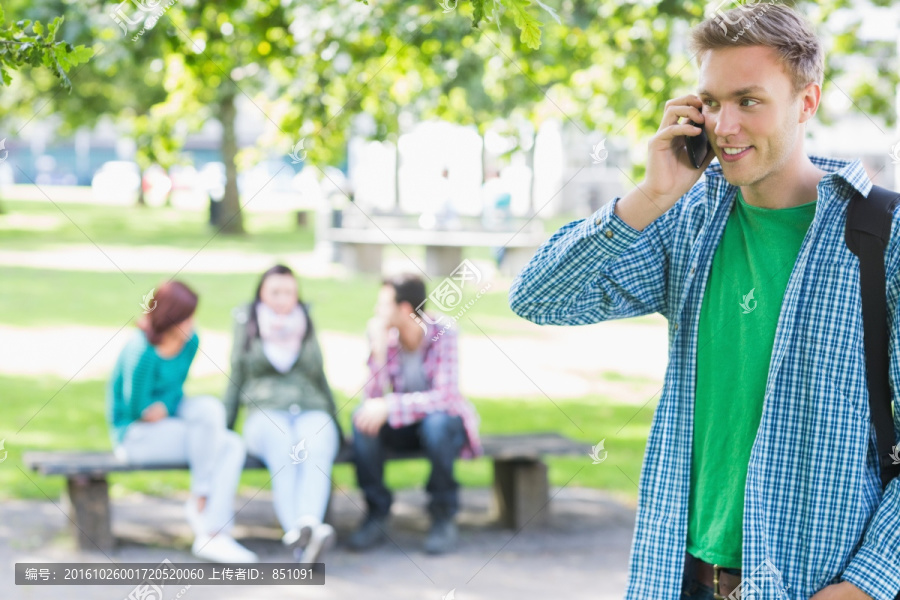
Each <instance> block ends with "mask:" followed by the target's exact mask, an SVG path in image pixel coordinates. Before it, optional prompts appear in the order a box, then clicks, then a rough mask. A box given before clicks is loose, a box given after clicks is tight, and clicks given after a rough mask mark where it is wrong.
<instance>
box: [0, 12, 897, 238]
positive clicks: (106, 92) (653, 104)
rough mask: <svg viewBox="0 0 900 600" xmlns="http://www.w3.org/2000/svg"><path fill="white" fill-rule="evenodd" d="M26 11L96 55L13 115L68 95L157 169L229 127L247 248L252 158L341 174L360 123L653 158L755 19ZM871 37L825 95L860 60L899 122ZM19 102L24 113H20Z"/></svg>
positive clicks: (229, 156)
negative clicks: (567, 132)
mask: <svg viewBox="0 0 900 600" xmlns="http://www.w3.org/2000/svg"><path fill="white" fill-rule="evenodd" d="M9 1H10V5H11V6H12V7H13V8H11V9H10V10H15V11H16V12H19V13H21V14H23V15H25V16H28V17H29V18H35V19H37V18H43V19H49V18H50V17H51V16H52V15H65V16H66V17H67V19H66V21H65V23H64V24H63V25H62V27H61V31H62V32H63V34H64V35H65V38H66V39H68V40H70V41H71V42H72V43H74V44H83V45H85V47H90V48H91V49H92V50H93V51H94V56H93V58H92V59H91V60H90V61H89V62H88V63H87V64H86V65H84V66H83V67H81V68H79V71H78V75H77V77H76V78H74V79H75V81H74V84H75V91H74V92H73V93H72V94H68V95H62V94H60V95H52V94H51V93H50V92H51V86H52V80H51V78H50V75H49V73H48V72H44V73H41V72H37V71H35V72H34V73H33V74H32V75H31V76H30V77H28V78H27V81H24V80H23V81H21V82H20V83H21V84H22V85H21V86H18V87H16V88H15V89H11V91H12V92H13V93H12V94H10V95H7V94H6V93H4V96H3V99H2V100H0V101H2V102H3V104H4V108H3V110H0V115H2V114H4V113H5V112H6V113H9V114H24V113H27V112H28V110H29V107H33V106H34V101H35V100H37V99H38V98H41V99H42V102H43V103H45V104H46V103H47V102H48V100H47V98H48V97H50V96H52V98H51V99H50V100H49V102H50V106H49V108H46V109H44V110H45V111H50V110H52V111H54V112H56V113H57V114H59V115H61V116H62V117H63V120H64V122H65V124H64V130H63V133H64V132H65V130H66V128H68V130H71V129H75V128H77V127H79V126H89V125H90V124H92V123H94V122H95V121H96V119H98V118H99V117H101V116H103V115H108V116H112V117H113V118H114V119H115V120H116V121H118V122H119V123H120V124H121V125H122V126H123V128H124V129H126V130H127V131H129V132H130V134H131V135H132V136H133V137H134V138H135V139H136V140H137V141H138V161H139V163H140V164H141V165H142V166H144V167H145V166H147V165H149V164H150V163H152V162H158V163H160V164H162V165H163V166H167V165H170V164H172V163H173V162H174V161H175V160H177V157H178V151H179V148H180V147H181V145H182V143H183V140H184V137H185V136H186V135H187V134H188V133H189V132H191V131H197V130H198V129H199V128H200V127H201V126H202V125H203V124H204V123H205V122H207V121H209V120H210V119H215V120H217V121H219V122H220V123H221V124H222V137H221V150H222V156H223V160H224V162H225V165H226V174H227V180H228V183H227V185H226V195H225V200H224V202H225V207H224V208H225V210H224V221H223V226H224V227H225V229H224V231H226V232H234V233H237V232H240V231H242V230H243V225H242V221H241V214H240V203H239V199H238V194H237V184H236V180H237V178H236V173H237V165H238V164H240V162H241V156H244V157H245V159H247V160H249V159H250V158H252V157H253V156H252V155H254V154H255V155H256V156H262V155H264V154H266V153H268V154H270V155H271V154H272V149H274V148H279V149H281V152H280V154H281V155H282V156H284V155H286V154H288V152H290V151H291V148H292V147H294V146H295V144H296V143H297V142H298V141H300V140H303V142H304V143H303V150H304V152H305V158H306V161H307V162H309V163H310V164H312V165H316V166H318V165H321V166H324V165H326V164H338V163H339V162H341V161H342V160H343V159H344V157H345V154H346V147H347V140H348V138H349V136H350V134H351V130H352V120H353V118H354V117H355V116H356V115H358V114H360V113H366V114H368V115H370V116H371V117H372V119H373V120H374V122H375V124H376V127H375V132H374V134H372V137H373V138H374V139H380V140H385V139H390V140H395V141H396V139H397V136H398V135H399V134H400V133H401V130H402V127H403V123H404V122H407V121H409V120H410V119H406V118H405V117H407V116H408V117H410V118H412V119H428V118H433V117H435V118H442V119H446V120H448V121H451V122H454V123H459V124H463V125H469V124H471V125H474V126H476V127H477V128H478V130H479V132H481V133H484V132H485V131H486V130H487V129H488V128H490V127H492V126H494V125H495V124H496V123H498V122H501V123H506V124H507V125H508V126H510V127H512V128H515V127H516V124H523V123H524V124H528V125H529V126H530V127H531V129H532V131H533V130H535V129H536V128H537V127H539V126H540V125H541V123H542V122H543V121H545V120H546V119H551V118H552V119H559V120H561V121H562V122H563V123H564V124H565V126H567V127H572V128H575V129H577V130H578V131H580V132H582V133H584V134H589V133H591V132H597V134H598V135H599V136H600V137H620V138H625V139H627V140H629V145H630V146H634V145H636V144H639V143H645V140H646V138H647V137H648V136H650V135H652V134H653V133H654V132H655V131H656V130H657V128H658V125H659V115H660V114H661V112H662V109H663V106H664V104H665V102H666V100H668V99H669V98H672V97H676V96H679V95H682V94H684V93H688V92H690V91H692V90H693V86H694V84H695V82H696V66H695V64H694V61H693V57H691V56H688V54H687V50H686V48H685V42H686V37H687V32H688V30H689V29H690V27H691V26H693V25H695V24H697V23H699V22H700V21H701V20H702V19H703V18H704V17H705V16H708V15H709V14H711V12H712V11H714V10H716V9H721V10H727V9H728V8H730V7H732V6H733V5H735V4H737V3H736V2H735V3H731V4H728V3H722V4H720V5H719V6H718V7H716V6H712V5H710V4H709V3H706V2H702V1H699V0H684V1H681V0H679V1H674V0H647V1H645V2H641V3H619V2H613V1H608V0H558V2H557V4H556V5H555V6H553V7H552V8H551V7H550V6H548V5H546V4H545V3H543V2H540V1H537V2H535V3H534V4H532V3H531V2H530V0H471V1H470V2H458V0H441V2H440V3H436V2H427V3H425V2H413V3H404V2H378V3H372V4H366V3H364V2H361V1H360V0H308V1H303V2H299V1H297V0H293V1H291V0H250V1H246V2H245V1H240V2H239V1H237V0H221V1H220V2H216V3H205V2H201V1H200V0H126V1H125V2H121V3H119V4H114V3H111V2H104V1H102V0H83V1H82V2H79V3H78V4H77V5H76V4H70V3H69V2H67V1H65V0H31V1H30V2H26V1H24V0H9ZM889 3H890V2H889V0H877V1H875V2H873V4H875V5H877V6H887V5H888V4H889ZM788 4H791V5H793V6H795V8H796V9H797V10H798V11H800V12H802V13H803V14H805V15H806V16H807V18H809V20H810V21H811V22H812V23H813V24H814V25H816V26H819V27H821V26H822V25H823V24H829V23H830V20H831V17H832V16H833V15H835V13H836V12H837V11H844V12H845V13H846V12H847V11H848V10H852V9H853V4H852V3H851V2H850V1H849V0H822V1H821V2H812V1H801V2H788ZM858 28H859V23H858V19H857V21H854V20H853V19H850V21H849V25H845V26H843V29H841V30H839V31H835V32H832V33H830V34H829V36H828V37H827V44H828V46H827V48H826V74H825V75H826V79H825V85H824V88H825V90H826V91H827V90H828V89H829V87H830V86H832V85H835V84H834V80H835V79H837V78H839V77H840V76H841V75H842V74H844V73H845V70H846V69H848V68H853V67H848V60H847V59H848V58H849V57H851V56H853V55H861V56H864V57H865V58H866V60H867V64H868V65H869V66H870V68H871V70H872V71H873V72H874V73H875V75H876V76H875V77H858V78H856V79H855V81H853V82H851V83H849V84H847V85H842V86H841V88H840V89H842V90H843V91H844V92H845V93H846V94H847V96H849V98H850V99H851V100H852V102H853V103H854V105H855V106H856V107H858V108H859V110H861V111H864V112H865V113H866V114H868V115H870V116H878V117H881V118H883V119H884V120H885V121H886V122H887V123H888V124H889V125H891V124H893V122H894V119H895V115H894V114H893V97H894V94H895V91H896V89H897V85H898V83H900V80H898V77H900V75H898V74H900V69H898V63H897V56H896V48H895V43H894V42H864V41H861V40H860V39H859V36H858V35H857V33H858ZM80 47H81V46H79V47H76V48H80ZM81 52H82V51H79V53H78V56H79V58H81V57H83V56H84V55H83V54H82V53H81ZM23 79H25V78H23ZM8 99H11V100H12V101H13V104H12V105H11V106H9V108H6V106H7V100H8ZM239 100H240V101H242V102H243V103H244V105H245V106H249V107H251V110H258V111H259V113H260V115H261V116H262V117H263V119H264V120H265V122H266V123H268V124H269V125H270V126H269V127H268V131H267V133H265V134H264V135H263V136H261V138H260V140H259V141H258V143H257V145H256V148H255V149H253V150H251V151H249V153H248V151H241V152H238V148H237V144H236V141H235V135H234V131H235V119H236V110H235V103H236V102H237V101H239ZM41 106H43V104H42V105H41ZM819 115H820V118H821V119H822V120H823V121H825V122H829V121H830V120H832V119H834V118H836V117H837V116H839V115H836V114H833V113H831V112H830V111H829V110H828V107H827V106H825V105H823V106H822V107H821V108H820V112H819ZM528 143H529V141H528V140H525V141H524V142H523V147H524V148H525V149H526V150H527V149H528ZM585 152H586V153H587V152H589V148H585ZM630 176H631V177H632V178H633V179H634V180H638V179H639V178H640V177H642V176H643V166H642V165H640V164H636V165H635V166H634V167H633V169H632V173H631V174H630Z"/></svg>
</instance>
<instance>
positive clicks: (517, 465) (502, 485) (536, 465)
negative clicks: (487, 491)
mask: <svg viewBox="0 0 900 600" xmlns="http://www.w3.org/2000/svg"><path fill="white" fill-rule="evenodd" d="M494 501H495V504H496V506H497V512H498V517H499V519H498V520H499V521H500V524H501V525H502V526H504V527H508V528H511V529H521V528H522V527H524V526H525V524H526V523H527V524H529V525H542V524H544V523H545V522H546V521H547V515H548V509H549V507H548V506H547V503H548V502H549V501H550V483H549V481H548V479H547V465H546V464H544V463H543V462H541V461H536V460H499V459H495V460H494Z"/></svg>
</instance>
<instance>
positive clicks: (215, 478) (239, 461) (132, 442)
mask: <svg viewBox="0 0 900 600" xmlns="http://www.w3.org/2000/svg"><path fill="white" fill-rule="evenodd" d="M196 308H197V294H195V293H194V292H193V291H192V290H191V289H190V288H189V287H188V286H186V285H185V284H183V283H181V282H178V281H168V282H166V283H164V284H162V285H160V286H159V288H158V289H157V290H156V297H155V299H153V300H152V301H151V304H150V305H148V307H147V310H148V312H147V313H146V314H144V315H143V316H142V317H141V318H140V319H139V320H138V322H137V326H138V331H137V332H136V333H135V335H134V336H133V337H132V338H131V339H130V340H129V341H128V342H127V343H126V345H125V347H124V348H123V349H122V352H121V354H119V357H118V359H117V361H116V364H115V367H114V368H113V372H112V376H111V378H110V381H109V386H108V388H107V404H108V419H109V423H110V428H111V430H110V434H111V437H112V441H113V445H114V446H115V448H116V454H117V455H118V456H120V457H122V458H124V459H125V460H128V461H131V462H135V463H143V464H148V463H184V462H186V463H187V464H188V465H189V466H190V470H191V498H189V499H188V501H187V504H186V506H185V510H186V512H187V519H188V522H189V523H190V525H191V528H192V529H193V530H194V536H195V539H194V543H193V546H192V548H191V551H192V552H193V554H194V555H195V556H197V557H198V558H202V559H204V560H209V561H213V562H234V563H236V562H256V561H257V557H256V554H254V553H253V552H251V551H250V550H248V549H247V548H245V547H243V546H242V545H240V544H239V543H238V542H237V541H235V540H234V538H232V537H231V535H230V530H231V523H232V521H233V518H234V498H235V495H236V493H237V487H238V483H239V480H240V477H241V471H242V470H243V468H244V461H245V459H246V455H247V452H246V449H245V448H244V443H243V441H242V440H241V437H240V436H239V435H238V434H236V433H235V432H233V431H229V430H228V429H227V428H226V427H225V408H224V406H223V405H222V403H221V402H220V401H219V400H218V399H216V398H214V397H211V396H198V397H186V396H184V391H183V386H184V381H185V379H187V374H188V370H189V369H190V366H191V362H193V360H194V356H195V355H196V354H197V348H198V346H199V338H198V337H197V333H196V332H195V331H194V311H195V310H196Z"/></svg>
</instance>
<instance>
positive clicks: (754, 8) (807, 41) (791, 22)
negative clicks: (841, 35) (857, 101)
mask: <svg viewBox="0 0 900 600" xmlns="http://www.w3.org/2000/svg"><path fill="white" fill-rule="evenodd" d="M728 25H731V27H730V29H731V30H733V32H732V31H729V27H728ZM735 46H766V47H768V48H773V49H774V50H775V51H776V52H777V54H778V59H779V62H780V63H781V64H782V65H783V66H784V68H785V70H786V71H787V74H788V76H789V77H790V78H791V83H792V86H793V90H794V93H795V94H797V93H799V92H800V91H801V90H802V89H804V88H805V87H806V86H807V85H809V84H810V83H818V84H819V85H820V86H821V85H822V82H823V79H824V76H825V52H824V51H823V49H822V43H821V41H820V40H819V38H818V36H817V35H816V32H815V30H814V29H813V27H812V25H810V23H809V22H808V21H807V20H806V19H805V18H804V17H803V16H802V15H801V14H799V13H798V12H797V11H795V10H793V9H791V8H789V7H787V6H784V5H782V4H774V3H772V4H769V3H760V2H757V3H754V4H752V5H744V6H739V7H737V8H733V9H731V10H727V11H725V12H717V13H716V14H715V15H713V16H711V17H709V18H708V19H706V20H704V21H703V22H702V23H700V24H699V25H697V26H696V27H694V28H693V29H691V31H690V39H689V41H688V48H689V50H690V52H691V54H693V55H696V56H697V65H698V66H699V65H700V64H701V63H702V61H703V58H704V57H705V56H706V54H707V53H708V52H709V51H710V50H718V49H721V48H733V47H735Z"/></svg>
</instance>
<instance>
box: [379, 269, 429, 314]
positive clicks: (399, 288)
mask: <svg viewBox="0 0 900 600" xmlns="http://www.w3.org/2000/svg"><path fill="white" fill-rule="evenodd" d="M381 285H389V286H391V287H392V288H394V294H395V298H394V301H395V302H396V303H397V304H400V303H401V302H409V303H410V305H411V306H412V307H413V310H415V309H417V308H420V306H421V308H425V304H424V302H425V283H424V282H423V281H422V279H421V278H420V277H419V276H418V275H415V274H413V273H401V274H399V275H394V276H393V277H386V278H384V279H382V280H381Z"/></svg>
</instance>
